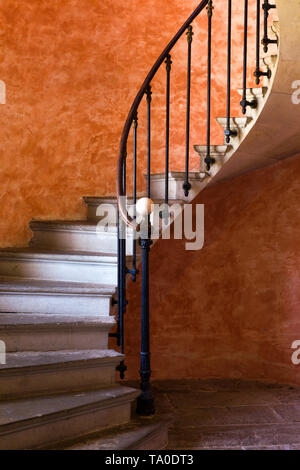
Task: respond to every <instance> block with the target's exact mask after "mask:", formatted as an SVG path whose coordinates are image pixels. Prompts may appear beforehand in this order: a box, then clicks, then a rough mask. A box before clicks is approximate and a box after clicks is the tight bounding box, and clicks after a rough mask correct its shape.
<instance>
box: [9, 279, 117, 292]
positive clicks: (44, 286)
mask: <svg viewBox="0 0 300 470" xmlns="http://www.w3.org/2000/svg"><path fill="white" fill-rule="evenodd" d="M8 291H10V292H24V293H27V292H34V293H48V292H49V293H51V292H53V293H69V294H93V295H95V294H100V295H101V294H102V295H113V294H114V293H115V291H116V287H114V286H109V285H102V284H92V283H81V282H67V281H50V280H39V279H33V280H32V279H15V278H13V280H12V278H9V277H0V293H1V292H8Z"/></svg>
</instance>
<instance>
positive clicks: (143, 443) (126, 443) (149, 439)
mask: <svg viewBox="0 0 300 470" xmlns="http://www.w3.org/2000/svg"><path fill="white" fill-rule="evenodd" d="M168 427H169V422H168V421H166V420H165V421H163V420H160V421H159V422H155V423H151V424H146V423H145V422H144V421H142V422H133V423H131V424H129V425H126V426H121V427H120V428H116V429H113V430H108V431H103V432H101V433H100V434H99V435H98V436H97V435H95V436H91V437H89V438H88V439H85V440H83V441H79V442H77V443H73V444H69V445H67V446H63V447H56V449H57V450H60V449H61V450H62V449H63V450H103V451H104V450H106V451H107V450H160V449H164V448H165V447H166V446H167V444H168Z"/></svg>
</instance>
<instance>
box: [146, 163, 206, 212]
mask: <svg viewBox="0 0 300 470" xmlns="http://www.w3.org/2000/svg"><path fill="white" fill-rule="evenodd" d="M184 181H185V173H184V172H180V171H171V172H169V200H170V204H172V203H183V202H190V201H192V200H193V199H194V198H195V197H196V196H197V194H199V192H200V191H201V189H202V188H203V187H204V186H203V181H202V179H201V178H200V176H199V173H198V172H190V173H189V182H190V184H191V185H192V189H191V190H190V192H189V195H188V197H185V195H184V190H183V187H182V186H183V183H184ZM150 189H151V199H152V200H154V201H156V202H161V203H163V201H164V197H165V173H156V174H152V175H151V181H150Z"/></svg>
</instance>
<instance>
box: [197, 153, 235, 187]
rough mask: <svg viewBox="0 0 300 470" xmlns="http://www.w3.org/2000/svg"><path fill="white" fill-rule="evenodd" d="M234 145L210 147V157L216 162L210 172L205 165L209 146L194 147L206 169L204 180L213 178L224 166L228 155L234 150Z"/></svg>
mask: <svg viewBox="0 0 300 470" xmlns="http://www.w3.org/2000/svg"><path fill="white" fill-rule="evenodd" d="M232 148H233V147H232V145H228V144H225V145H211V146H210V156H211V158H213V159H214V160H215V162H214V163H213V164H212V165H211V168H210V170H209V172H207V171H206V169H205V168H206V165H205V164H204V159H205V158H206V155H207V146H206V145H194V150H195V151H196V152H197V153H198V154H199V155H200V158H201V160H202V167H203V168H204V171H203V172H201V175H202V174H203V177H202V178H203V180H205V179H207V178H210V177H213V176H214V175H215V174H216V173H218V171H219V170H220V168H222V166H223V165H224V162H225V160H226V155H227V154H228V153H229V152H231V150H232Z"/></svg>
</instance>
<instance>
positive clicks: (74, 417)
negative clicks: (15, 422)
mask: <svg viewBox="0 0 300 470" xmlns="http://www.w3.org/2000/svg"><path fill="white" fill-rule="evenodd" d="M130 413H131V401H129V400H128V401H127V402H123V403H116V404H115V406H113V407H110V408H104V409H103V407H99V408H98V409H97V408H96V407H95V406H93V407H90V408H89V410H87V411H81V412H78V413H77V414H75V413H69V414H68V416H65V417H63V418H61V419H58V418H56V417H55V416H54V417H53V418H52V419H51V420H50V419H48V422H47V421H46V420H44V421H43V418H41V419H40V422H38V423H33V424H31V425H30V424H29V425H28V426H25V425H24V426H23V429H19V430H18V429H16V430H15V431H14V432H9V433H7V434H5V433H4V430H3V433H1V432H0V449H1V450H17V449H33V448H44V447H46V446H49V445H50V444H54V443H60V442H62V441H64V440H68V439H75V438H77V437H80V436H84V435H86V434H89V433H92V432H96V431H101V430H103V429H106V428H110V427H113V426H118V425H121V424H125V423H128V422H129V420H130Z"/></svg>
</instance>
